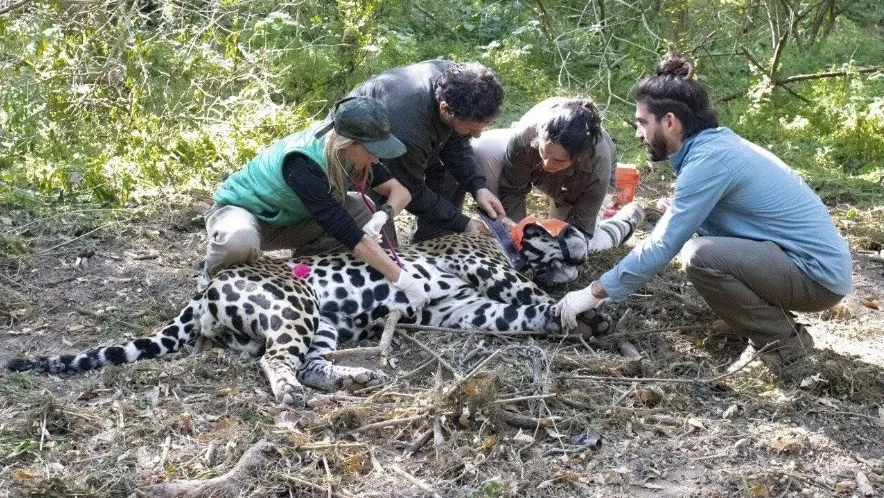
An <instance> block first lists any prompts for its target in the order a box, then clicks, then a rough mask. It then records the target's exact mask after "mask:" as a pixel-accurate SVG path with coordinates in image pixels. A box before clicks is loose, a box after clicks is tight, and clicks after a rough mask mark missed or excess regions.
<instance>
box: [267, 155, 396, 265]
mask: <svg viewBox="0 0 884 498" xmlns="http://www.w3.org/2000/svg"><path fill="white" fill-rule="evenodd" d="M282 175H283V178H285V182H286V184H288V186H289V187H290V188H291V189H292V190H293V191H294V192H295V194H297V196H298V198H300V199H301V202H303V203H304V207H305V208H307V212H309V213H310V216H312V217H313V219H314V220H316V223H318V224H319V226H321V227H322V228H323V230H325V231H326V232H327V233H328V234H329V235H331V236H332V237H334V238H335V239H336V240H337V241H338V242H340V243H341V244H343V245H344V246H346V247H347V248H349V249H350V250H352V249H353V248H354V247H356V244H358V243H359V241H360V240H361V239H362V236H363V235H365V232H363V231H362V227H360V226H359V225H357V224H356V221H355V220H353V218H352V217H351V216H350V215H349V214H348V213H347V211H346V210H345V209H344V205H343V204H342V203H341V200H340V199H338V198H337V197H335V196H334V195H332V188H331V183H330V182H329V180H328V175H327V174H326V173H325V171H323V170H322V168H320V167H319V165H318V164H316V163H315V162H314V161H313V160H311V159H310V158H308V157H307V156H305V155H303V154H299V153H297V152H295V153H291V154H288V155H287V156H286V157H285V160H284V161H283V164H282ZM392 178H393V176H392V175H391V174H390V172H389V170H387V168H386V167H384V165H383V164H377V165H375V166H374V167H373V168H372V180H371V185H370V186H367V187H366V188H367V189H368V188H372V187H376V186H378V185H380V184H382V183H384V182H386V181H388V180H390V179H392ZM354 180H355V178H354Z"/></svg>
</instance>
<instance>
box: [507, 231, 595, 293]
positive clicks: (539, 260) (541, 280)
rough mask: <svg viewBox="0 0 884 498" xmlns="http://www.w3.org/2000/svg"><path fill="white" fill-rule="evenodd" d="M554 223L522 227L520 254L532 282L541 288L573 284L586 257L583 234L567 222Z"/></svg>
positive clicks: (587, 249)
mask: <svg viewBox="0 0 884 498" xmlns="http://www.w3.org/2000/svg"><path fill="white" fill-rule="evenodd" d="M552 221H555V220H552ZM557 223H558V225H552V226H551V225H550V224H549V223H548V222H545V221H544V220H537V221H529V222H528V223H525V224H524V225H523V227H522V238H521V249H520V252H521V253H522V256H524V257H525V259H526V260H527V262H528V267H529V268H530V269H531V273H532V274H533V280H534V282H535V283H537V284H538V285H540V286H541V287H552V286H556V285H563V284H567V283H569V282H573V281H574V280H576V279H577V276H578V270H579V268H580V266H581V265H582V264H583V263H585V262H586V260H587V259H588V258H589V244H588V240H587V236H586V234H584V233H583V232H582V231H580V230H578V229H577V228H575V227H573V226H571V225H568V224H567V223H563V222H557Z"/></svg>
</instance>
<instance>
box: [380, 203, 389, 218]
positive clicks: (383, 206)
mask: <svg viewBox="0 0 884 498" xmlns="http://www.w3.org/2000/svg"><path fill="white" fill-rule="evenodd" d="M378 211H383V212H384V213H387V218H388V219H390V220H392V219H393V206H391V205H389V204H387V203H386V202H385V203H383V204H381V205H380V206H378Z"/></svg>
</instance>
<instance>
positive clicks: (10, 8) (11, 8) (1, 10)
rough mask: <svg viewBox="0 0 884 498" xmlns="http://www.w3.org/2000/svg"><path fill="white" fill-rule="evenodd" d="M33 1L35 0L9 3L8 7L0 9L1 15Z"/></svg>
mask: <svg viewBox="0 0 884 498" xmlns="http://www.w3.org/2000/svg"><path fill="white" fill-rule="evenodd" d="M32 1H33V0H19V1H18V2H15V3H14V4H11V5H7V6H6V7H3V8H2V9H0V16H2V15H3V14H5V13H7V12H11V11H13V10H15V9H17V8H19V7H22V6H24V5H27V4H29V3H31V2H32Z"/></svg>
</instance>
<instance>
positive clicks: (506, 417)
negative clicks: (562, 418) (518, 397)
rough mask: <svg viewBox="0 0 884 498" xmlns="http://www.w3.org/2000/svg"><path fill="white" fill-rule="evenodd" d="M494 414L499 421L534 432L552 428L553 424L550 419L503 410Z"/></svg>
mask: <svg viewBox="0 0 884 498" xmlns="http://www.w3.org/2000/svg"><path fill="white" fill-rule="evenodd" d="M495 413H496V415H497V417H498V418H500V420H502V421H504V422H506V423H507V424H509V425H511V426H513V427H518V428H520V429H530V430H536V429H537V428H538V427H552V425H553V424H554V422H555V421H554V420H553V419H552V418H550V417H543V418H534V417H529V416H527V415H521V414H519V413H515V412H511V411H509V410H503V409H499V410H497V411H496V412H495Z"/></svg>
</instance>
